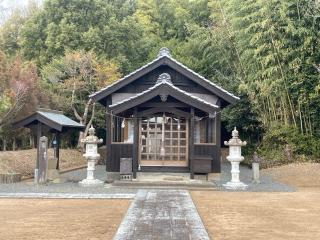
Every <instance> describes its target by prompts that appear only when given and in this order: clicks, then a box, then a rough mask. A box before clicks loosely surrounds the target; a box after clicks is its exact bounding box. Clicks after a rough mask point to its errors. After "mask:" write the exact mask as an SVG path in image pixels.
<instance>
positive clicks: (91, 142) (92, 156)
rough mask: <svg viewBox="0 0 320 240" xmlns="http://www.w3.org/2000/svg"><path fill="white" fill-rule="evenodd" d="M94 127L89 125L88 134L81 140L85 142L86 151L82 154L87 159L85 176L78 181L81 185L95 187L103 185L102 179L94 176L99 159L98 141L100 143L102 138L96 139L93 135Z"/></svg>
mask: <svg viewBox="0 0 320 240" xmlns="http://www.w3.org/2000/svg"><path fill="white" fill-rule="evenodd" d="M94 134H95V129H94V128H93V127H92V126H91V128H90V129H89V136H87V137H86V138H85V139H82V140H81V142H83V143H85V144H86V153H85V154H83V156H84V157H85V158H86V159H87V162H88V167H87V178H86V179H83V180H82V181H80V182H79V185H80V186H83V187H97V186H103V181H101V180H99V179H95V178H94V171H95V165H96V162H98V160H99V159H100V154H99V153H98V143H102V142H103V140H102V139H98V138H97V137H96V136H95V135H94Z"/></svg>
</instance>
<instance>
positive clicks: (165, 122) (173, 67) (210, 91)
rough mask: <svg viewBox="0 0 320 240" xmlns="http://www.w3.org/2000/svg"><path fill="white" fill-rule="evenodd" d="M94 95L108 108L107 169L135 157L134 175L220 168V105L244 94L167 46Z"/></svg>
mask: <svg viewBox="0 0 320 240" xmlns="http://www.w3.org/2000/svg"><path fill="white" fill-rule="evenodd" d="M90 97H91V99H92V100H93V101H94V102H99V103H101V104H102V105H104V106H105V107H106V169H107V171H108V172H115V173H119V171H120V159H121V158H132V160H133V161H132V171H133V177H136V174H137V172H154V171H167V172H189V173H190V176H191V178H192V177H193V174H194V173H205V174H208V173H219V172H220V148H221V141H220V131H221V129H220V128H221V126H220V122H221V120H220V114H221V110H222V109H223V108H224V107H226V106H228V105H229V104H234V103H236V102H237V101H238V100H239V98H238V97H237V96H235V95H233V94H232V93H230V92H228V91H226V90H225V89H223V88H221V87H219V86H218V85H216V84H215V83H213V82H212V81H210V80H208V79H206V78H204V77H203V76H201V75H199V74H198V73H196V72H194V71H193V70H191V69H189V68H188V67H186V66H185V65H183V64H182V63H180V62H179V61H177V60H176V59H174V58H173V57H172V56H171V54H170V51H169V50H168V49H167V48H162V49H160V51H159V54H158V56H157V57H156V58H155V59H154V60H153V61H151V62H149V63H147V64H146V65H144V66H142V67H141V68H139V69H137V70H136V71H134V72H132V73H130V74H129V75H127V76H125V77H123V78H121V79H119V80H118V81H116V82H114V83H113V84H111V85H109V86H107V87H105V88H103V89H101V90H100V91H98V92H96V93H94V94H92V95H91V96H90ZM110 175H112V174H110ZM115 175H116V174H115Z"/></svg>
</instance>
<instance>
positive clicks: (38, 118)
mask: <svg viewBox="0 0 320 240" xmlns="http://www.w3.org/2000/svg"><path fill="white" fill-rule="evenodd" d="M13 127H14V128H19V127H26V128H30V129H31V130H32V131H34V132H36V135H37V159H36V166H35V178H36V176H39V168H40V165H39V164H40V158H41V157H42V154H43V152H42V150H41V140H40V138H41V137H42V136H43V135H44V134H45V133H48V132H51V133H53V134H54V135H55V136H54V139H55V140H54V141H55V144H54V145H55V151H54V154H55V156H54V157H55V158H57V159H58V161H57V166H56V169H57V170H59V160H60V152H59V148H60V136H61V134H62V133H65V132H66V131H67V130H70V129H78V130H80V131H81V130H82V129H84V127H85V126H84V125H82V124H80V123H77V122H75V121H74V120H72V119H71V118H68V117H67V116H65V115H64V114H63V112H61V111H57V110H51V109H44V108H38V109H37V110H36V111H35V113H33V114H31V115H30V116H28V117H26V118H24V119H22V120H19V121H17V122H15V123H14V124H13ZM37 178H38V177H37Z"/></svg>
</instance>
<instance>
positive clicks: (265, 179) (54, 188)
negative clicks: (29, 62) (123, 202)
mask: <svg viewBox="0 0 320 240" xmlns="http://www.w3.org/2000/svg"><path fill="white" fill-rule="evenodd" d="M221 170H222V171H221V178H220V181H215V184H216V185H217V189H218V190H220V191H232V190H226V189H225V188H224V187H223V186H222V184H224V183H226V182H228V181H229V180H230V178H231V173H230V164H229V163H222V169H221ZM251 174H252V171H251V169H249V168H248V167H246V166H240V179H241V181H243V182H244V183H246V184H248V185H249V187H248V189H247V190H246V191H248V192H293V191H295V188H294V187H291V186H289V185H286V184H283V183H279V182H277V181H275V180H273V179H272V177H270V176H269V175H266V174H261V183H260V184H252V183H251ZM95 177H96V178H98V179H100V180H102V181H105V180H106V171H105V166H102V165H99V166H97V167H96V172H95ZM84 178H86V169H79V170H76V171H72V172H68V173H64V174H61V180H62V181H61V183H48V184H46V185H36V184H34V183H33V181H32V180H30V181H24V182H20V183H15V184H0V194H1V193H71V194H72V193H77V194H81V193H82V194H88V193H92V194H93V193H95V194H105V193H110V194H114V193H116V194H117V193H136V191H137V189H134V188H129V187H128V188H127V187H126V186H122V187H113V186H111V185H110V184H106V185H105V187H94V188H93V187H90V188H85V187H80V186H79V185H78V182H79V181H81V180H82V179H84ZM142 188H143V187H142ZM177 188H179V187H177Z"/></svg>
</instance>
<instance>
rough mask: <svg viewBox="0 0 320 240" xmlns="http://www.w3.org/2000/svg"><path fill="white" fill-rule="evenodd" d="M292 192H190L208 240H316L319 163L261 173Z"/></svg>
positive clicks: (319, 235) (319, 216)
mask: <svg viewBox="0 0 320 240" xmlns="http://www.w3.org/2000/svg"><path fill="white" fill-rule="evenodd" d="M262 174H267V175H269V176H271V177H273V178H274V179H275V180H277V181H279V182H282V183H286V184H289V185H291V186H294V187H296V188H297V189H298V191H297V192H292V193H276V192H269V193H261V192H256V193H254V192H203V191H202V192H201V191H198V192H197V191H195V192H191V196H192V198H193V201H194V203H195V204H196V207H197V209H198V212H199V214H200V216H201V218H202V221H203V222H204V225H205V227H206V229H207V231H208V233H209V235H210V237H211V238H214V239H216V240H219V239H237V240H238V239H255V240H260V239H261V240H262V239H263V240H265V239H268V240H269V239H272V240H275V239H290V240H292V239H299V240H300V239H308V240H311V239H315V240H316V239H317V240H318V239H320V220H319V219H320V164H316V163H304V164H290V165H286V166H281V167H276V168H270V169H265V170H262Z"/></svg>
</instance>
